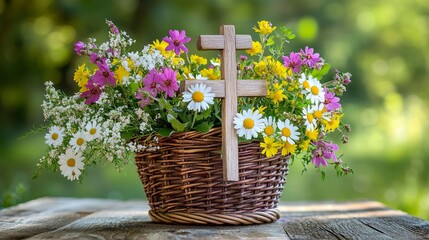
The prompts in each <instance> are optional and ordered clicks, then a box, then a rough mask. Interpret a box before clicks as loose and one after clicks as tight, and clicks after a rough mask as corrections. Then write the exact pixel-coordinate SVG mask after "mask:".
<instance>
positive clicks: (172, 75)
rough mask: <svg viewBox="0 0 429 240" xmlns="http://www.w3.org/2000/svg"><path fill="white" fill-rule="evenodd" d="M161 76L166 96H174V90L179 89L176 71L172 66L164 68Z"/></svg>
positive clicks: (162, 88)
mask: <svg viewBox="0 0 429 240" xmlns="http://www.w3.org/2000/svg"><path fill="white" fill-rule="evenodd" d="M160 78H161V84H160V85H161V90H162V91H165V98H167V97H174V92H175V91H177V90H179V85H177V80H176V72H175V71H174V70H173V69H171V68H164V69H163V73H162V74H161V75H160Z"/></svg>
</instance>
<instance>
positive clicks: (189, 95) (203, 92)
mask: <svg viewBox="0 0 429 240" xmlns="http://www.w3.org/2000/svg"><path fill="white" fill-rule="evenodd" d="M188 89H189V92H184V93H183V101H184V102H189V104H188V109H189V110H194V111H198V112H200V111H201V110H206V109H208V108H209V104H213V103H214V102H213V98H214V96H215V94H214V93H210V92H211V90H212V88H211V87H206V85H205V84H202V83H201V84H198V83H197V84H195V85H191V86H190V87H189V88H188Z"/></svg>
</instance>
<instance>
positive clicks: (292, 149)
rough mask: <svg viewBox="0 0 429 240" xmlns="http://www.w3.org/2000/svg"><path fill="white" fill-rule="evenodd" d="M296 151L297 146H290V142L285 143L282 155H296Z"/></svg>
mask: <svg viewBox="0 0 429 240" xmlns="http://www.w3.org/2000/svg"><path fill="white" fill-rule="evenodd" d="M295 151H296V144H290V143H289V141H286V142H284V143H283V148H282V155H283V156H286V155H288V154H294V153H295Z"/></svg>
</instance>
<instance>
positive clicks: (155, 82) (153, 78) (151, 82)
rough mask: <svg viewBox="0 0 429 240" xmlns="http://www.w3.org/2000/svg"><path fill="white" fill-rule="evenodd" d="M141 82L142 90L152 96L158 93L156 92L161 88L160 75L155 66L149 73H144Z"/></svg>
mask: <svg viewBox="0 0 429 240" xmlns="http://www.w3.org/2000/svg"><path fill="white" fill-rule="evenodd" d="M143 84H144V88H143V90H145V91H146V92H148V93H149V94H150V95H152V96H154V97H156V95H158V92H159V91H160V90H161V85H160V84H161V77H160V75H159V74H158V72H157V71H156V69H155V68H152V70H150V72H149V74H147V75H146V77H145V78H144V79H143Z"/></svg>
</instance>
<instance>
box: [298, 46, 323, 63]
mask: <svg viewBox="0 0 429 240" xmlns="http://www.w3.org/2000/svg"><path fill="white" fill-rule="evenodd" d="M299 53H300V54H301V56H302V57H303V61H302V62H303V64H306V65H307V66H308V67H309V68H314V67H315V66H316V64H317V62H319V61H320V57H319V54H318V53H314V49H313V48H309V47H308V46H306V47H305V50H302V49H301V50H300V52H299Z"/></svg>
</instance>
